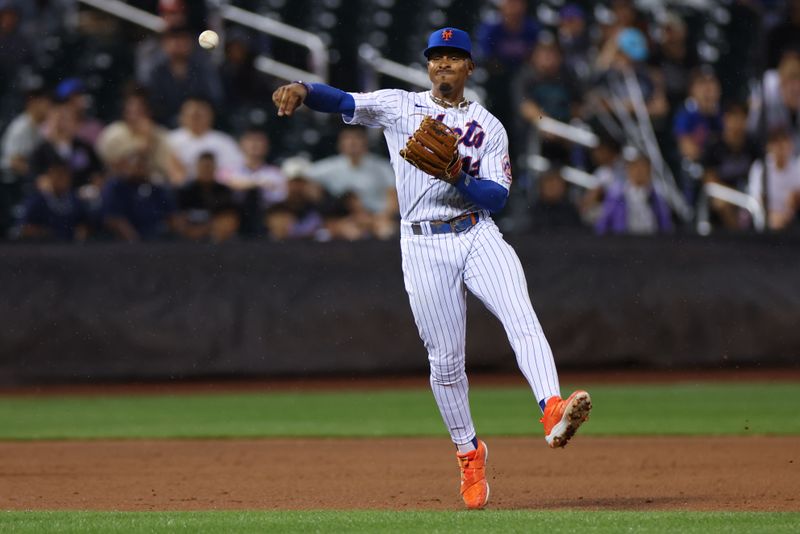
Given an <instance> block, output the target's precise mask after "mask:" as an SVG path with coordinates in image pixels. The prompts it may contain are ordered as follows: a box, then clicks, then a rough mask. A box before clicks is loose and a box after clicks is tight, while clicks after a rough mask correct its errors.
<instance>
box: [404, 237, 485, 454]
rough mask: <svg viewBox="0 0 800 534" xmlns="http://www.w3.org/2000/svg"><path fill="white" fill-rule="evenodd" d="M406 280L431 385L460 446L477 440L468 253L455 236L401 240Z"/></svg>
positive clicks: (448, 426)
mask: <svg viewBox="0 0 800 534" xmlns="http://www.w3.org/2000/svg"><path fill="white" fill-rule="evenodd" d="M401 248H402V254H403V279H404V282H405V287H406V292H407V293H408V298H409V301H410V303H411V311H412V312H413V314H414V322H415V323H416V325H417V329H418V330H419V335H420V338H422V341H423V343H424V344H425V348H426V349H427V351H428V361H429V363H430V368H431V376H430V382H431V389H432V390H433V395H434V397H435V399H436V404H437V405H438V406H439V411H440V412H441V414H442V419H443V420H444V423H445V425H446V426H447V430H448V431H449V432H450V436H451V438H452V439H453V442H454V443H455V444H456V445H465V444H469V443H470V442H472V440H474V439H475V427H474V425H473V422H472V414H471V413H470V409H469V399H468V389H469V386H468V383H467V375H466V371H465V356H464V353H465V349H466V310H467V304H466V288H465V287H464V283H463V281H462V279H461V267H460V266H461V265H463V263H464V260H465V256H466V252H465V251H464V250H463V248H462V247H459V246H458V244H457V243H455V240H454V239H453V238H452V236H447V235H443V236H413V237H403V238H402V239H401Z"/></svg>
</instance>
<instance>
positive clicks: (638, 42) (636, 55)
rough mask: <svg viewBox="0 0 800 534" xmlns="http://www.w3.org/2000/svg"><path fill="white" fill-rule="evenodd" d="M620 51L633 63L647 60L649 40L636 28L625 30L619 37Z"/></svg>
mask: <svg viewBox="0 0 800 534" xmlns="http://www.w3.org/2000/svg"><path fill="white" fill-rule="evenodd" d="M617 46H619V49H620V51H621V52H622V53H623V54H625V55H626V56H628V57H629V58H631V59H632V60H633V61H644V60H645V59H647V40H646V39H645V38H644V35H643V34H642V32H640V31H639V30H637V29H636V28H625V29H624V30H622V31H621V32H619V35H618V36H617Z"/></svg>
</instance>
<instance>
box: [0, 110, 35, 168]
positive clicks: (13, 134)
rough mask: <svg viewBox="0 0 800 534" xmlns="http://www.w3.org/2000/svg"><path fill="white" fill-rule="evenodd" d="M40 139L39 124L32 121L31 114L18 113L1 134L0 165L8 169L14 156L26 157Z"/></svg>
mask: <svg viewBox="0 0 800 534" xmlns="http://www.w3.org/2000/svg"><path fill="white" fill-rule="evenodd" d="M42 139H43V137H42V134H41V131H40V126H39V125H38V124H36V123H35V122H33V119H32V118H31V116H30V115H29V114H28V113H22V114H20V115H18V116H17V118H15V119H14V120H13V121H11V124H9V125H8V128H7V129H6V132H5V134H4V135H3V141H2V161H0V167H2V168H3V169H8V168H9V167H10V166H11V159H12V158H13V157H15V156H22V157H24V158H28V157H29V156H30V155H31V153H33V149H34V148H36V145H38V144H39V142H40V141H41V140H42Z"/></svg>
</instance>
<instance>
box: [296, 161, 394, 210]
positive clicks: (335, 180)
mask: <svg viewBox="0 0 800 534" xmlns="http://www.w3.org/2000/svg"><path fill="white" fill-rule="evenodd" d="M309 177H310V178H311V179H312V180H314V181H315V182H317V183H319V184H320V185H322V186H323V187H324V188H325V189H327V190H328V192H329V193H331V194H332V195H335V196H341V195H342V194H344V193H346V192H348V191H352V192H354V193H356V194H357V195H358V197H359V198H360V199H361V202H362V203H363V204H364V207H365V208H366V209H367V210H368V211H370V212H372V213H382V212H383V211H384V210H385V209H386V196H387V193H388V191H389V190H390V189H393V188H394V187H395V179H394V171H393V170H392V167H391V165H389V162H388V161H387V160H386V159H384V158H381V157H378V156H376V155H374V154H366V155H364V157H363V158H362V159H361V162H360V164H359V165H358V166H357V167H354V166H353V164H352V163H351V161H350V158H348V157H347V156H342V155H339V156H332V157H330V158H325V159H323V160H320V161H318V162H316V163H314V165H312V167H311V169H310V171H309Z"/></svg>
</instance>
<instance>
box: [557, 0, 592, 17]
mask: <svg viewBox="0 0 800 534" xmlns="http://www.w3.org/2000/svg"><path fill="white" fill-rule="evenodd" d="M558 16H559V19H560V20H572V19H581V20H583V19H585V18H586V15H585V14H584V12H583V9H581V6H579V5H576V4H567V5H565V6H564V7H562V8H561V11H559V12H558Z"/></svg>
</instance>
